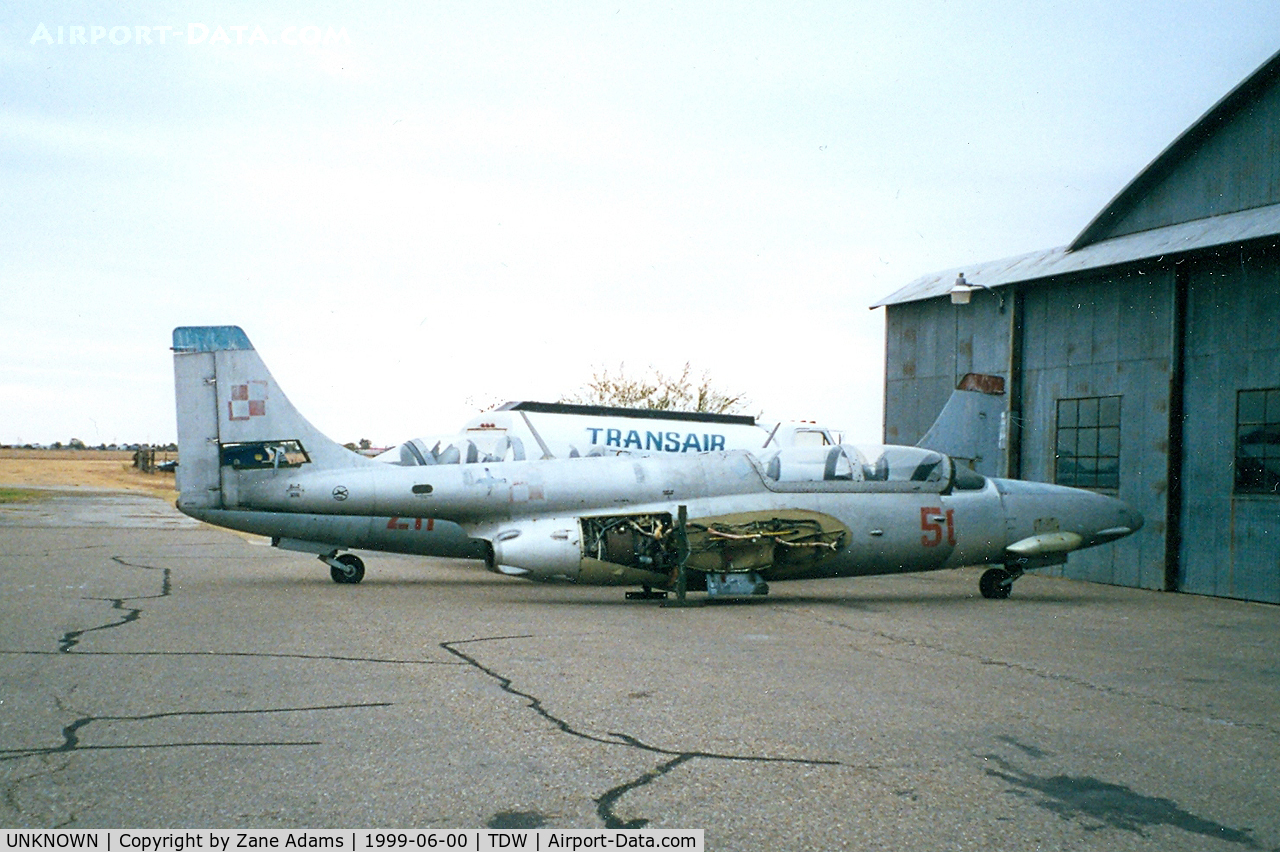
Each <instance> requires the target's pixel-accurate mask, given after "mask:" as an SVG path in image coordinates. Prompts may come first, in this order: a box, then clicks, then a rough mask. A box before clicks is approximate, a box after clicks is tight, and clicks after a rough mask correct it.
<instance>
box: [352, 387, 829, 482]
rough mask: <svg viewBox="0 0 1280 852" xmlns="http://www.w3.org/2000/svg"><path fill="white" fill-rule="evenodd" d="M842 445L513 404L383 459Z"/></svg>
mask: <svg viewBox="0 0 1280 852" xmlns="http://www.w3.org/2000/svg"><path fill="white" fill-rule="evenodd" d="M838 443H840V436H839V433H833V432H832V431H831V430H829V429H827V428H826V427H824V426H819V425H817V424H816V423H810V422H798V421H793V422H786V423H762V422H759V421H757V420H756V419H755V418H754V417H748V416H745V415H738V414H708V413H702V412H691V411H654V410H649V409H637V408H613V407H608V406H600V405H577V404H572V403H561V402H508V403H505V404H504V405H502V406H500V407H498V408H495V409H493V410H492V411H486V412H485V413H483V414H481V415H479V416H477V417H475V418H473V419H472V420H471V421H470V422H468V423H467V424H466V426H464V427H463V431H462V432H461V433H460V434H457V435H446V436H440V437H433V438H414V439H413V440H411V441H406V442H404V443H403V444H400V445H399V446H396V447H392V448H391V449H389V450H387V451H386V452H384V453H382V454H381V455H379V456H377V460H378V461H382V462H389V463H391V464H398V465H403V466H405V467H412V466H414V465H429V464H474V463H477V462H494V461H524V460H526V459H544V460H545V459H553V458H560V459H566V458H578V457H580V456H591V455H603V454H604V453H607V452H611V451H614V450H637V451H643V452H655V453H709V452H715V451H717V450H751V451H753V452H760V451H762V450H767V449H769V448H772V447H824V446H833V445H835V444H838Z"/></svg>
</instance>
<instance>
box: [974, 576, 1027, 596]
mask: <svg viewBox="0 0 1280 852" xmlns="http://www.w3.org/2000/svg"><path fill="white" fill-rule="evenodd" d="M1022 574H1023V571H1022V569H1021V568H989V569H987V570H986V571H983V572H982V577H980V578H979V579H978V591H980V592H982V596H983V597H984V598H987V599H988V600H1004V599H1005V598H1007V597H1009V593H1010V592H1012V591H1013V581H1014V580H1016V579H1018V578H1019V577H1021V576H1022Z"/></svg>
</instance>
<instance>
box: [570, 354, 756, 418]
mask: <svg viewBox="0 0 1280 852" xmlns="http://www.w3.org/2000/svg"><path fill="white" fill-rule="evenodd" d="M560 401H561V402H572V403H578V404H580V405H610V406H618V407H621V408H647V409H652V410H654V411H704V412H711V413H714V414H737V413H740V412H742V411H743V410H745V409H746V408H747V406H748V405H750V404H751V403H750V400H748V399H747V397H746V396H745V395H743V394H741V393H732V392H729V391H724V390H721V389H720V388H717V387H715V386H714V385H713V384H712V382H711V377H710V374H709V373H707V371H705V370H704V371H703V372H702V373H701V375H700V376H698V377H696V378H695V377H694V375H693V368H692V367H691V366H690V365H689V363H688V362H685V365H684V367H683V368H681V370H680V372H679V373H677V374H674V375H667V374H665V373H663V372H662V371H661V370H659V369H657V368H656V367H653V366H650V367H649V369H648V370H647V371H646V372H644V373H642V374H640V375H628V374H627V371H626V365H625V364H619V365H618V369H617V372H613V373H611V372H610V371H609V370H608V368H603V369H598V370H596V371H595V372H593V373H592V374H591V380H590V381H589V382H587V383H586V384H585V385H583V386H582V387H581V388H579V389H578V390H577V391H576V392H575V393H573V394H569V395H566V396H563V397H561V398H560Z"/></svg>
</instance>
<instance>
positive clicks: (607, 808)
mask: <svg viewBox="0 0 1280 852" xmlns="http://www.w3.org/2000/svg"><path fill="white" fill-rule="evenodd" d="M532 638H534V636H533V635H532V634H524V635H518V636H485V637H481V638H478V639H460V640H456V641H451V642H441V643H440V647H441V648H443V649H444V650H445V651H447V652H448V653H450V654H452V655H454V656H455V657H458V658H459V659H461V660H463V661H464V662H465V663H466V664H467V665H469V666H471V667H472V668H474V669H476V670H477V671H479V672H481V673H483V674H484V675H486V676H487V677H489V678H492V679H493V680H494V681H496V682H497V683H498V686H499V687H500V688H501V689H502V691H503V692H506V693H508V694H510V695H514V696H516V697H518V698H523V699H524V700H525V701H527V702H528V704H527V706H528V707H529V709H531V710H533V711H534V712H535V713H537V714H538V715H539V716H541V717H542V718H543V719H545V720H546V721H547V722H550V723H551V724H552V725H554V726H555V727H556V728H557V729H558V730H560V731H561V732H562V733H565V734H568V735H569V736H572V737H577V738H579V739H583V740H587V741H589V742H594V743H601V744H602V745H612V746H623V747H625V748H632V749H637V750H639V751H644V752H648V753H650V754H655V755H665V756H668V757H670V758H671V759H670V760H666V761H663V762H662V763H660V764H658V765H657V766H656V767H654V768H653V769H651V770H649V771H647V772H645V773H643V774H641V775H640V776H638V777H636V778H633V779H632V780H630V781H627V782H625V783H622V784H618V785H616V786H614V787H611V788H609V789H608V790H606V791H605V792H604V793H602V794H601V795H600V796H599V797H597V798H595V799H594V800H593V801H594V802H595V803H596V813H597V815H599V817H600V819H601V820H602V821H603V822H604V824H605V828H624V829H625V828H643V827H644V826H646V825H648V824H649V820H648V819H645V818H637V819H631V820H623V819H622V818H620V817H619V816H618V815H617V813H616V812H615V811H614V806H615V805H616V804H617V803H618V801H619V800H620V799H621V798H622V797H623V796H625V795H626V794H627V793H629V792H631V791H632V790H635V789H637V788H639V787H644V786H646V785H648V784H651V783H653V782H654V781H656V780H658V779H660V778H662V777H663V776H665V775H666V774H667V773H669V772H671V771H672V770H673V769H675V768H676V767H678V766H682V765H683V764H685V763H688V762H690V761H692V760H694V759H695V758H702V759H704V760H726V761H739V762H746V763H788V764H798V765H801V766H844V765H845V764H844V763H842V762H840V761H838V760H815V759H808V758H797V757H760V756H757V755H749V754H728V753H721V752H710V751H681V750H676V749H667V748H661V747H660V746H655V745H650V744H649V743H646V742H643V741H642V740H640V739H638V738H636V737H633V736H631V735H630V734H625V733H620V732H617V731H610V732H608V735H607V736H599V735H597V734H591V733H588V732H586V731H580V730H578V729H577V728H575V727H573V725H571V724H570V723H569V722H568V721H566V720H565V719H562V718H560V717H559V716H556V715H555V714H553V713H552V712H551V711H550V710H548V709H547V708H546V706H545V705H544V704H543V703H542V699H540V698H538V697H537V696H535V695H532V694H531V693H528V692H524V691H522V690H519V689H516V688H515V687H514V686H512V680H511V678H509V677H507V676H505V675H503V674H500V673H498V672H497V671H495V670H493V669H491V668H489V667H488V666H486V665H484V664H483V663H481V662H480V661H479V660H477V659H476V658H475V657H473V656H471V655H469V654H467V653H465V652H463V651H460V650H458V648H456V647H454V646H455V645H466V644H470V643H474V642H498V641H510V640H516V639H532Z"/></svg>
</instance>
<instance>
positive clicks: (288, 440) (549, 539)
mask: <svg viewBox="0 0 1280 852" xmlns="http://www.w3.org/2000/svg"><path fill="white" fill-rule="evenodd" d="M173 351H174V375H175V385H176V401H177V418H178V445H179V465H178V471H177V486H178V491H179V497H178V508H179V509H181V510H182V511H183V512H185V513H186V514H188V515H190V516H192V517H194V518H198V519H199V520H202V521H206V522H208V523H211V524H215V525H218V526H222V527H227V528H230V529H236V530H241V531H245V532H250V533H256V534H260V535H264V536H269V537H270V538H271V540H272V543H273V544H274V545H275V546H276V547H280V548H282V549H286V550H292V551H297V552H302V553H311V554H314V555H316V556H317V557H318V558H319V559H320V560H321V561H322V562H324V563H325V564H327V565H328V566H329V568H330V574H331V577H332V579H333V580H334V581H335V582H338V583H359V582H360V581H361V580H362V579H363V577H364V573H365V569H364V563H363V561H362V560H361V559H360V557H359V556H357V555H355V554H354V553H350V552H348V551H350V550H352V549H362V550H374V551H387V552H395V553H409V554H422V555H431V556H455V557H469V558H475V559H481V560H483V561H484V563H485V565H486V566H487V567H488V568H489V569H490V570H492V571H495V572H498V573H501V574H506V575H510V576H516V577H524V578H527V579H530V580H567V581H571V582H577V583H584V584H599V585H616V586H633V587H635V586H638V587H642V588H643V589H644V590H645V592H644V593H640V594H641V595H642V596H644V595H646V594H647V593H649V592H650V590H654V589H656V590H658V591H657V592H656V593H655V594H658V595H660V594H662V592H663V591H664V590H671V589H678V590H679V591H680V592H681V593H683V592H684V590H685V588H686V584H687V587H688V588H691V589H705V591H706V592H707V593H708V595H710V596H715V595H759V594H765V593H767V591H768V583H770V582H775V581H781V580H800V579H806V578H823V577H856V576H864V575H873V574H892V573H900V572H910V571H929V570H934V569H941V568H953V567H959V566H965V565H991V566H994V567H991V568H990V569H989V570H987V571H986V572H985V573H983V575H982V578H981V580H980V581H979V589H980V591H981V593H982V595H983V596H984V597H987V598H1005V597H1008V595H1009V592H1010V590H1011V588H1012V584H1013V582H1014V580H1016V579H1017V578H1018V577H1019V576H1021V575H1022V573H1023V572H1024V571H1025V570H1027V569H1029V568H1035V567H1041V566H1045V565H1052V564H1059V563H1062V562H1064V561H1065V560H1066V558H1067V554H1068V553H1070V552H1071V551H1074V550H1078V549H1081V548H1084V547H1093V546H1096V545H1101V544H1105V543H1107V542H1112V541H1115V540H1116V539H1119V538H1122V537H1124V536H1127V535H1129V534H1131V533H1132V532H1134V531H1135V530H1137V529H1138V528H1140V527H1141V525H1142V517H1141V515H1139V514H1138V513H1137V512H1135V511H1134V510H1132V509H1131V508H1130V507H1129V506H1128V505H1127V504H1125V503H1124V502H1123V501H1121V500H1118V499H1115V498H1113V497H1108V496H1105V495H1102V494H1096V493H1094V492H1090V491H1085V490H1081V489H1074V488H1067V487H1063V486H1058V485H1049V484H1044V483H1033V482H1022V481H1018V480H1007V479H996V478H993V477H984V476H980V475H978V474H976V473H974V472H973V471H971V470H969V469H968V468H966V467H964V466H961V465H956V464H954V463H953V462H952V460H951V459H950V457H948V456H947V455H945V454H944V453H940V452H937V451H935V450H930V449H927V448H922V447H900V446H869V447H859V446H854V445H851V444H834V445H824V446H784V447H763V448H761V449H758V450H754V451H746V450H719V449H716V450H712V451H709V452H698V453H666V452H659V451H656V450H652V449H651V450H645V449H643V448H641V449H636V448H626V447H611V448H608V452H607V453H605V454H601V455H589V456H579V457H577V458H538V459H526V460H520V461H515V460H510V461H508V460H493V459H489V458H487V457H486V458H483V459H482V458H480V457H479V456H478V455H477V457H476V458H475V459H474V460H470V461H469V460H468V459H467V457H464V456H462V455H461V454H458V456H457V457H456V458H450V459H448V462H452V463H441V460H440V459H436V460H435V461H436V463H434V464H412V465H398V464H386V463H382V462H378V461H375V460H372V459H369V458H366V457H364V456H361V455H359V454H358V453H355V452H352V451H350V450H348V449H346V448H345V447H343V446H341V445H340V444H338V443H336V442H334V441H332V440H330V439H329V438H327V437H326V436H325V435H323V434H321V433H320V432H319V430H317V429H316V428H315V427H313V426H312V425H311V424H310V423H309V422H308V421H307V420H306V419H305V418H304V417H303V416H302V415H301V414H300V413H299V412H298V411H297V410H296V409H295V408H294V407H293V406H292V404H291V403H290V402H289V400H288V398H287V397H286V396H285V395H284V393H283V392H282V391H281V389H280V387H279V386H278V385H277V384H276V381H275V379H274V378H273V377H272V376H271V373H270V372H269V371H268V370H267V367H266V364H265V363H264V362H263V360H262V358H261V357H260V356H259V355H258V353H257V351H256V350H255V349H254V348H253V345H252V344H251V343H250V342H249V339H248V337H247V336H246V335H245V333H244V332H243V331H242V330H241V329H240V328H239V327H236V326H200V327H182V328H177V329H175V330H174V332H173Z"/></svg>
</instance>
